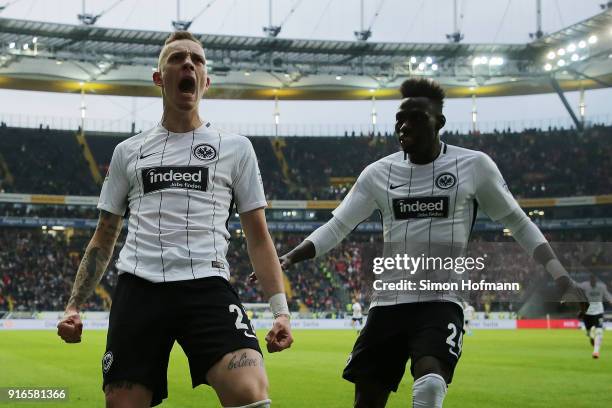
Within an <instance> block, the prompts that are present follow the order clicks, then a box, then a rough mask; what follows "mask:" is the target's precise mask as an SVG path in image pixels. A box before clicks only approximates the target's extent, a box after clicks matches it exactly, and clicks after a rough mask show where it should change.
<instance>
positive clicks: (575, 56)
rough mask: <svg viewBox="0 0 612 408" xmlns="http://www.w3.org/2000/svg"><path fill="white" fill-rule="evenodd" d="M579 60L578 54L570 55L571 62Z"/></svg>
mask: <svg viewBox="0 0 612 408" xmlns="http://www.w3.org/2000/svg"><path fill="white" fill-rule="evenodd" d="M579 59H580V56H579V55H578V54H573V55H572V61H574V62H576V61H578V60H579Z"/></svg>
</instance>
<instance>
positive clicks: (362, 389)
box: [355, 383, 390, 408]
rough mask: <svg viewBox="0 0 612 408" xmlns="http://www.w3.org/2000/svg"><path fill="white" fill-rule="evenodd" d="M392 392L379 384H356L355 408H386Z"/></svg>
mask: <svg viewBox="0 0 612 408" xmlns="http://www.w3.org/2000/svg"><path fill="white" fill-rule="evenodd" d="M389 393H390V391H389V390H388V389H386V388H384V387H382V386H381V385H378V384H367V383H359V384H355V408H384V406H385V405H387V399H388V398H389Z"/></svg>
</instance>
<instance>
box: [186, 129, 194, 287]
mask: <svg viewBox="0 0 612 408" xmlns="http://www.w3.org/2000/svg"><path fill="white" fill-rule="evenodd" d="M194 141H195V129H194V130H193V131H192V132H191V147H190V148H189V153H187V154H188V155H189V159H188V160H187V165H188V166H189V165H191V152H192V151H193V144H194ZM190 204H191V195H190V194H189V190H187V212H186V217H185V234H186V236H187V239H186V241H187V253H188V254H189V267H190V268H191V275H192V276H193V279H195V278H196V277H195V273H193V258H192V257H191V248H190V247H189V206H190Z"/></svg>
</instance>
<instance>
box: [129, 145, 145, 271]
mask: <svg viewBox="0 0 612 408" xmlns="http://www.w3.org/2000/svg"><path fill="white" fill-rule="evenodd" d="M146 142H147V138H146V137H145V138H144V140H143V142H142V144H141V145H140V147H139V148H138V157H136V160H134V177H135V178H136V182H137V183H138V188H139V189H140V197H139V198H138V214H140V204H142V196H143V195H144V190H143V188H142V182H141V181H140V178H138V161H139V160H140V156H142V147H143V146H144V145H145V143H146ZM139 227H140V215H138V216H136V231H134V258H135V262H134V271H133V272H132V273H133V274H134V275H135V276H138V274H137V273H136V268H138V228H139Z"/></svg>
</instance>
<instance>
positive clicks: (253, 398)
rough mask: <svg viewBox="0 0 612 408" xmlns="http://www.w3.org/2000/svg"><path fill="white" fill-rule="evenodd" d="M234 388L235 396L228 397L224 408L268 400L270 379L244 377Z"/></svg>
mask: <svg viewBox="0 0 612 408" xmlns="http://www.w3.org/2000/svg"><path fill="white" fill-rule="evenodd" d="M232 388H233V390H234V393H235V394H234V395H231V396H227V397H226V398H225V401H224V403H223V406H226V407H231V406H242V405H248V404H251V403H254V402H257V401H263V400H266V399H268V379H267V378H266V377H265V376H254V377H250V378H245V377H243V378H241V379H240V380H238V381H236V382H235V383H234V384H233V385H232Z"/></svg>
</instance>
